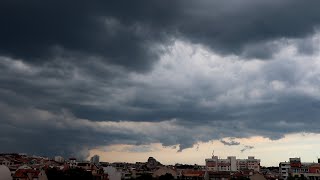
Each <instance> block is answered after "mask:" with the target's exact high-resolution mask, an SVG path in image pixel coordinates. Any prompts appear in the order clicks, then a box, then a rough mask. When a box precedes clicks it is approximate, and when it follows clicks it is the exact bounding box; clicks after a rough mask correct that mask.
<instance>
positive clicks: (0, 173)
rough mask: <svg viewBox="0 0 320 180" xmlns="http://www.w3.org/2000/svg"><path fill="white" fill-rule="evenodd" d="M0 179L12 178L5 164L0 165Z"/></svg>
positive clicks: (10, 179)
mask: <svg viewBox="0 0 320 180" xmlns="http://www.w3.org/2000/svg"><path fill="white" fill-rule="evenodd" d="M0 180H12V177H11V172H10V170H9V168H8V167H7V166H5V165H0Z"/></svg>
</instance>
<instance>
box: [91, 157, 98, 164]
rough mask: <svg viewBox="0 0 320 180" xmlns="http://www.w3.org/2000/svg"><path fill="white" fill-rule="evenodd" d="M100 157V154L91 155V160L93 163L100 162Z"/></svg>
mask: <svg viewBox="0 0 320 180" xmlns="http://www.w3.org/2000/svg"><path fill="white" fill-rule="evenodd" d="M99 159H100V157H99V156H98V155H94V156H92V157H91V159H90V162H91V163H93V164H99Z"/></svg>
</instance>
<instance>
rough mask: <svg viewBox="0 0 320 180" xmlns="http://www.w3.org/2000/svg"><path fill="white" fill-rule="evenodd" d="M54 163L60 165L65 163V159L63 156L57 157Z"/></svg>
mask: <svg viewBox="0 0 320 180" xmlns="http://www.w3.org/2000/svg"><path fill="white" fill-rule="evenodd" d="M54 161H56V162H59V163H62V162H64V158H63V157H61V156H55V157H54Z"/></svg>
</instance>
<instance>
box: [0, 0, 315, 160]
mask: <svg viewBox="0 0 320 180" xmlns="http://www.w3.org/2000/svg"><path fill="white" fill-rule="evenodd" d="M319 5H320V1H315V0H311V1H308V3H305V2H303V1H289V0H284V1H281V2H274V1H265V2H264V1H256V0H242V1H239V0H231V1H223V0H198V1H191V0H176V1H172V0H162V1H156V0H137V1H122V0H117V1H114V0H108V1H103V0H93V1H85V0H77V1H75V0H70V1H62V0H56V1H46V0H42V1H40V0H31V1H28V2H24V1H20V0H2V1H1V2H0V24H1V28H0V113H1V114H2V116H1V118H0V124H1V125H0V137H1V138H0V142H1V143H3V144H5V145H4V146H1V147H0V151H10V152H11V151H20V152H27V153H37V154H45V155H54V154H62V155H77V156H86V153H87V151H86V150H88V149H92V148H96V147H98V146H104V145H110V144H117V143H125V144H135V145H147V144H150V143H157V142H160V143H162V144H163V145H164V146H173V145H179V147H180V151H181V150H183V149H185V148H189V147H192V146H193V145H194V144H195V143H197V142H200V141H202V142H206V141H210V140H212V139H217V140H219V139H220V140H221V143H223V144H225V145H229V146H231V145H239V142H236V141H234V140H233V139H229V140H230V141H226V140H224V139H223V138H229V137H250V136H255V135H261V136H264V137H268V138H270V139H279V138H282V137H283V136H284V135H285V134H287V133H295V132H314V133H319V132H320V129H319V128H318V126H317V124H318V121H319V120H318V117H319V115H320V114H319V112H320V111H319V105H318V104H319V102H320V97H319V93H320V92H319V85H320V79H319V77H320V74H319V73H318V72H320V65H319V63H318V62H317V57H318V52H319V48H318V44H319V42H320V41H319V32H318V29H317V28H318V26H319V23H320V14H319V13H318V9H319V8H318V7H319ZM163 134H166V135H167V136H164V135H163ZM40 145H41V146H40ZM142 147H144V146H142ZM145 147H147V146H145ZM252 148H253V147H249V146H245V147H244V149H243V150H242V151H246V150H248V149H252ZM80 149H81V151H80V152H79V150H80ZM129 150H130V149H128V151H129ZM133 151H148V149H147V148H146V149H137V150H133Z"/></svg>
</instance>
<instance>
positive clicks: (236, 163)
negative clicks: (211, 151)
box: [205, 155, 260, 172]
mask: <svg viewBox="0 0 320 180" xmlns="http://www.w3.org/2000/svg"><path fill="white" fill-rule="evenodd" d="M205 161H206V170H207V171H230V172H236V171H240V170H253V171H256V172H259V171H260V159H255V158H254V156H249V157H248V159H236V157H235V156H228V157H227V159H220V158H219V157H218V156H214V155H213V156H212V158H209V159H205Z"/></svg>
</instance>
